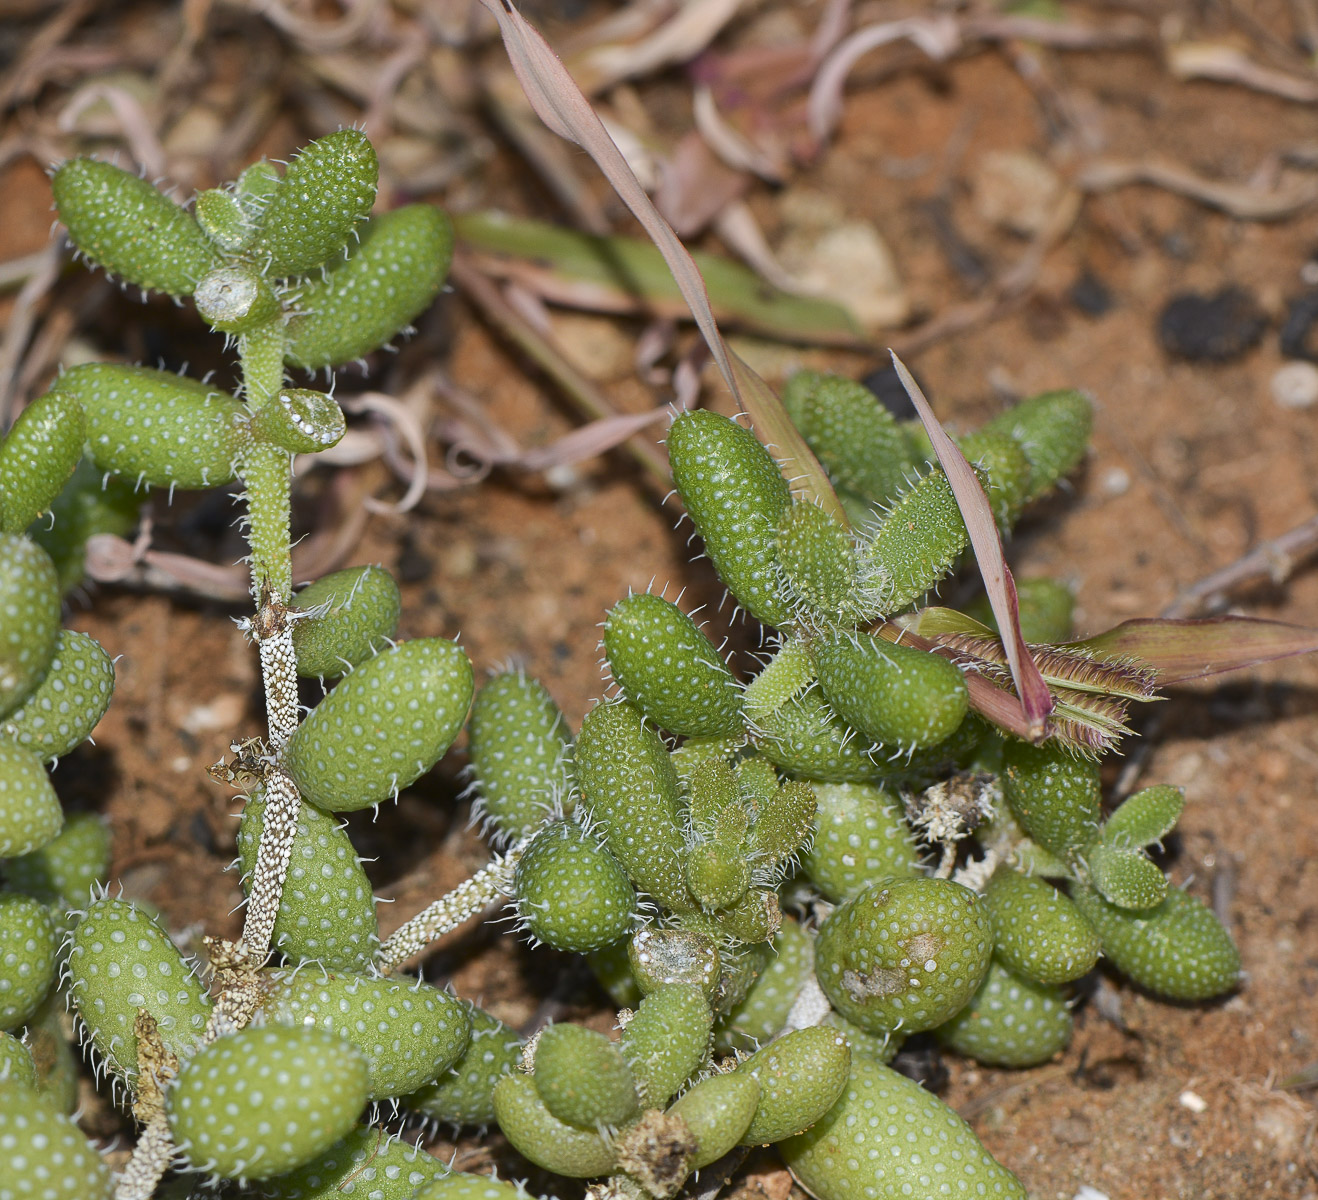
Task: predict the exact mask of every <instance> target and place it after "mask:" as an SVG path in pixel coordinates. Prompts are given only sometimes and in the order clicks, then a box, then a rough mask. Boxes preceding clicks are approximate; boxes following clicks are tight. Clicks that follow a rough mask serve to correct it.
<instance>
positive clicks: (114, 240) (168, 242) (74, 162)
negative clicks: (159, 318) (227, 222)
mask: <svg viewBox="0 0 1318 1200" xmlns="http://www.w3.org/2000/svg"><path fill="white" fill-rule="evenodd" d="M51 188H52V190H53V191H54V193H55V207H56V209H57V210H58V212H59V219H60V220H61V221H63V222H64V225H65V227H66V228H67V229H68V231H69V240H70V241H72V242H73V244H74V245H75V246H77V248H78V249H79V250H81V251H82V253H83V254H85V255H86V256H87V257H88V258H89V259H91V261H92V262H94V263H96V264H98V265H99V266H102V267H104V268H105V269H106V270H107V271H109V272H110V273H111V274H112V275H117V276H118V277H119V278H120V279H122V280H123V281H124V282H125V283H132V284H136V285H137V286H138V287H141V288H148V289H151V290H153V291H160V292H168V293H169V294H170V295H171V296H188V295H191V294H192V290H193V288H195V287H196V286H197V283H198V281H199V280H200V279H201V278H202V276H203V275H205V274H206V272H207V271H209V270H210V269H211V268H212V267H214V266H216V265H217V264H218V262H219V256H218V254H217V253H216V250H215V247H214V246H212V245H211V243H210V241H209V239H208V238H207V237H206V235H205V234H204V233H203V232H202V231H201V226H199V225H198V224H197V222H196V220H195V218H194V217H193V216H192V214H191V213H190V212H188V211H187V210H186V209H183V208H180V207H179V206H178V205H177V204H175V203H174V202H173V201H172V200H171V199H170V198H169V197H168V196H165V195H163V194H162V193H161V192H160V191H159V189H157V188H156V187H154V186H153V185H152V184H150V183H148V182H147V181H146V180H145V179H140V178H138V176H136V175H134V174H133V173H132V172H130V171H125V170H124V169H123V168H122V167H116V166H114V165H113V164H112V163H106V162H99V161H97V160H96V159H94V158H71V159H69V160H68V161H67V162H64V163H62V164H60V166H59V167H58V168H57V169H56V171H55V174H54V175H53V176H52V178H51Z"/></svg>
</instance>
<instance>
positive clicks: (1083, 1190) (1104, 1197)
mask: <svg viewBox="0 0 1318 1200" xmlns="http://www.w3.org/2000/svg"><path fill="white" fill-rule="evenodd" d="M1071 1200H1109V1197H1108V1194H1107V1192H1100V1191H1099V1190H1098V1188H1096V1187H1090V1186H1089V1184H1087V1183H1082V1184H1081V1185H1080V1190H1079V1191H1078V1192H1076V1194H1075V1195H1074V1196H1073V1197H1072V1198H1071Z"/></svg>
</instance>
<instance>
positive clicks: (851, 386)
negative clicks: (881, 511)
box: [783, 371, 916, 504]
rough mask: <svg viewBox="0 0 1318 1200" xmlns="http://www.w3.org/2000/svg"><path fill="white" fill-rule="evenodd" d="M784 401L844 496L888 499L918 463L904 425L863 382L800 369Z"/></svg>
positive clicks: (878, 501)
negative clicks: (904, 430)
mask: <svg viewBox="0 0 1318 1200" xmlns="http://www.w3.org/2000/svg"><path fill="white" fill-rule="evenodd" d="M783 404H784V405H785V406H786V408H787V412H788V414H789V415H790V416H791V418H792V422H793V423H794V424H795V425H796V427H797V428H798V429H799V430H800V431H801V434H802V436H803V437H804V438H805V440H806V442H807V444H808V445H809V446H810V449H811V450H813V451H814V452H815V457H816V458H818V459H819V461H820V462H821V463H822V464H823V465H824V468H825V470H827V471H828V474H829V477H830V478H831V479H832V480H833V482H834V483H835V484H836V486H837V487H838V489H839V494H840V495H845V494H847V493H850V494H851V495H854V496H856V497H857V498H859V499H860V500H861V501H862V502H864V503H865V504H883V503H884V502H886V501H887V500H889V499H890V498H892V497H893V496H896V495H897V493H898V492H900V491H901V489H902V488H903V486H904V485H905V483H906V477H907V475H908V474H909V473H910V472H911V471H912V470H913V469H914V467H915V466H916V463H915V461H914V457H913V456H912V454H911V452H910V448H909V446H908V445H907V442H906V438H905V437H904V436H903V434H902V430H901V426H900V425H898V424H897V421H896V420H895V419H894V418H893V416H892V414H891V413H890V412H889V411H888V410H887V409H886V408H884V407H883V404H882V402H881V401H880V400H879V398H878V397H877V396H876V395H874V393H873V392H871V391H870V390H869V388H867V387H865V386H864V385H863V384H859V383H855V382H854V381H852V380H850V379H845V378H843V377H842V376H840V375H826V374H823V373H822V372H819V371H797V372H796V374H794V375H793V376H792V377H791V378H790V379H789V380H788V381H787V386H786V387H785V388H784V389H783Z"/></svg>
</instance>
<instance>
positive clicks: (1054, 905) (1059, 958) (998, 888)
mask: <svg viewBox="0 0 1318 1200" xmlns="http://www.w3.org/2000/svg"><path fill="white" fill-rule="evenodd" d="M984 902H985V904H987V905H988V911H989V916H990V918H992V921H993V944H994V948H995V953H996V954H997V956H998V958H999V959H1001V961H1002V963H1003V964H1004V965H1005V966H1007V967H1009V968H1011V970H1013V971H1014V972H1016V973H1017V974H1018V975H1022V976H1024V977H1025V978H1027V979H1030V980H1032V981H1033V982H1035V983H1037V984H1040V985H1042V986H1052V985H1056V984H1059V983H1067V982H1069V981H1070V980H1072V979H1079V978H1080V976H1081V975H1084V974H1085V973H1086V972H1087V971H1089V970H1090V968H1092V967H1093V965H1094V963H1095V962H1097V961H1098V954H1099V949H1100V946H1099V940H1098V934H1097V933H1096V932H1095V931H1094V929H1093V926H1091V925H1090V924H1089V922H1088V921H1086V920H1085V919H1084V917H1082V916H1081V915H1080V912H1079V910H1078V909H1077V908H1076V906H1075V905H1074V904H1073V903H1072V902H1071V901H1070V900H1069V899H1067V897H1066V896H1064V895H1063V894H1062V893H1061V892H1059V891H1058V890H1057V889H1056V888H1054V887H1053V886H1051V885H1050V884H1048V883H1046V882H1045V881H1044V880H1042V879H1038V878H1035V877H1033V876H1026V875H1022V874H1020V873H1019V872H1017V871H1013V870H1011V869H1010V868H1008V867H999V868H998V869H997V870H996V871H995V872H994V873H993V878H992V879H990V880H989V884H988V887H987V888H986V889H985V890H984Z"/></svg>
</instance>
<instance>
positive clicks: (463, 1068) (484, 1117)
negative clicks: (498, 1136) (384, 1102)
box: [402, 1000, 522, 1125]
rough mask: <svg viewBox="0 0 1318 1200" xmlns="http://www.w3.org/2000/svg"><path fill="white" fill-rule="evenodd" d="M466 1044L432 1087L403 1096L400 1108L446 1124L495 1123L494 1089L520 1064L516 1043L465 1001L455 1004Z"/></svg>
mask: <svg viewBox="0 0 1318 1200" xmlns="http://www.w3.org/2000/svg"><path fill="white" fill-rule="evenodd" d="M460 1003H461V1004H462V1007H463V1009H464V1010H465V1011H466V1014H467V1020H468V1022H469V1023H470V1025H471V1039H470V1041H469V1042H468V1043H467V1049H466V1051H465V1053H464V1054H463V1055H462V1057H461V1058H460V1059H458V1061H457V1062H456V1063H454V1064H453V1067H452V1068H451V1069H450V1070H449V1072H448V1073H447V1074H444V1075H441V1076H440V1077H439V1079H437V1080H436V1081H435V1082H434V1083H432V1084H428V1085H427V1086H426V1087H423V1088H420V1089H419V1090H417V1091H415V1092H413V1093H412V1094H411V1095H410V1096H405V1097H403V1100H402V1103H403V1106H404V1107H405V1108H407V1109H410V1110H411V1111H413V1112H417V1113H420V1114H421V1115H422V1116H425V1117H429V1118H430V1119H431V1120H434V1121H443V1122H447V1123H448V1124H451V1125H488V1124H489V1123H490V1122H491V1121H493V1120H494V1115H495V1114H494V1087H495V1084H497V1083H498V1082H499V1080H500V1079H502V1078H503V1077H504V1076H505V1075H507V1074H509V1073H510V1072H511V1071H512V1070H513V1069H514V1068H515V1067H516V1066H517V1064H518V1063H519V1062H520V1061H521V1056H522V1042H521V1039H520V1038H519V1037H518V1036H517V1034H516V1033H514V1032H513V1031H512V1030H511V1029H509V1028H508V1026H507V1025H505V1024H504V1023H503V1022H502V1021H500V1020H498V1019H497V1018H495V1017H492V1016H490V1014H489V1013H487V1012H486V1011H485V1010H484V1009H481V1008H477V1007H476V1005H474V1004H472V1003H471V1002H470V1001H467V1000H462V1001H460Z"/></svg>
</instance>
